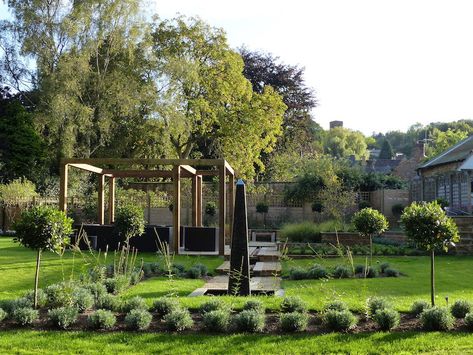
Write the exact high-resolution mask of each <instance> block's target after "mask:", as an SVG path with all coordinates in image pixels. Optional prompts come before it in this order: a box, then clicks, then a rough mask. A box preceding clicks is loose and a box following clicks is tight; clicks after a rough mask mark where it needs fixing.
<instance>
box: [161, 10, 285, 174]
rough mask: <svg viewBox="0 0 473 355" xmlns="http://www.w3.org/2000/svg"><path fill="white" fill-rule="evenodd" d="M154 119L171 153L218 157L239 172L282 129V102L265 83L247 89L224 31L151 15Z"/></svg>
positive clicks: (250, 166)
mask: <svg viewBox="0 0 473 355" xmlns="http://www.w3.org/2000/svg"><path fill="white" fill-rule="evenodd" d="M152 36H153V49H154V54H155V71H154V73H155V80H156V83H157V86H158V92H159V103H158V119H159V120H160V121H161V122H163V124H164V126H165V128H166V129H165V133H166V135H167V137H168V139H169V142H170V143H171V145H172V147H173V149H174V152H175V155H176V156H177V157H179V158H187V157H189V156H191V155H193V154H194V155H199V154H201V153H202V152H203V151H202V150H200V149H199V148H200V146H201V145H206V146H207V149H206V151H205V152H204V153H206V154H209V155H212V156H213V157H225V158H226V159H228V160H229V161H230V162H231V163H232V165H233V166H234V167H235V168H236V169H237V170H238V172H239V174H240V175H242V176H246V177H252V176H253V175H254V166H255V165H256V166H259V168H260V169H261V170H262V169H263V168H264V166H263V163H262V161H261V159H260V156H261V154H262V153H263V152H269V151H271V150H272V149H273V146H274V144H275V142H276V138H277V137H278V135H280V134H281V123H282V117H283V114H284V111H285V109H286V106H285V105H284V103H283V102H282V100H281V98H280V96H279V95H278V94H277V93H276V92H275V91H274V90H273V89H272V88H271V87H268V88H265V89H264V90H263V91H262V92H260V93H258V92H254V91H253V90H252V87H251V84H250V82H249V81H248V80H247V79H246V78H245V77H244V76H243V74H242V72H243V61H242V59H241V57H240V55H239V54H238V53H236V52H235V51H233V50H232V49H230V48H229V46H228V43H227V39H226V36H225V33H224V32H223V31H222V30H220V29H216V28H212V27H210V26H208V25H207V24H206V23H204V22H203V21H201V20H199V19H186V18H184V17H179V18H177V19H174V20H165V21H157V22H156V23H155V24H154V29H153V34H152Z"/></svg>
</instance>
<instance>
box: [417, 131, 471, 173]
mask: <svg viewBox="0 0 473 355" xmlns="http://www.w3.org/2000/svg"><path fill="white" fill-rule="evenodd" d="M472 151H473V135H471V136H469V137H468V138H465V139H464V140H462V141H460V142H458V143H457V144H455V145H454V146H453V147H450V148H448V149H447V150H445V151H444V152H442V153H440V154H439V155H437V156H436V157H434V158H432V159H430V160H429V161H428V162H426V163H424V164H422V165H421V166H419V169H425V168H432V167H434V166H438V165H442V164H448V163H454V162H460V161H463V160H465V159H467V158H468V157H469V156H470V155H471V154H472Z"/></svg>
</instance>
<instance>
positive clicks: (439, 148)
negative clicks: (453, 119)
mask: <svg viewBox="0 0 473 355" xmlns="http://www.w3.org/2000/svg"><path fill="white" fill-rule="evenodd" d="M466 137H468V132H467V131H462V130H452V129H450V128H449V129H447V130H446V131H445V132H442V131H441V130H439V129H437V128H434V129H433V130H432V134H431V135H430V139H431V140H432V143H431V144H430V145H429V147H428V149H427V152H426V153H427V158H429V159H430V158H433V157H435V156H437V155H439V154H440V153H442V152H443V151H445V150H447V149H448V148H450V147H452V146H453V145H455V144H457V143H458V142H460V141H461V140H463V139H465V138H466Z"/></svg>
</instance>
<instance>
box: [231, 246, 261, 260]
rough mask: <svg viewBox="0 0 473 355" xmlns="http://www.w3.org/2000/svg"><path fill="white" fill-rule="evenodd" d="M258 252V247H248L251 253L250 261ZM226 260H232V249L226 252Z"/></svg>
mask: <svg viewBox="0 0 473 355" xmlns="http://www.w3.org/2000/svg"><path fill="white" fill-rule="evenodd" d="M257 251H258V248H257V247H248V252H249V253H250V259H252V258H255V257H256V253H257ZM225 260H230V248H228V249H227V250H225Z"/></svg>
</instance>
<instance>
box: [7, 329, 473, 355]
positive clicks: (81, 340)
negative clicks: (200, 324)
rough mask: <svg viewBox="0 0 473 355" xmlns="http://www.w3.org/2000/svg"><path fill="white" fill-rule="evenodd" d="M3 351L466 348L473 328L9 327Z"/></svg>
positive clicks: (405, 351) (422, 350) (442, 351)
mask: <svg viewBox="0 0 473 355" xmlns="http://www.w3.org/2000/svg"><path fill="white" fill-rule="evenodd" d="M0 334H1V336H0V353H5V354H14V353H25V354H51V353H61V354H64V353H86V354H118V353H120V354H157V353H164V354H245V353H246V354H247V353H252V354H307V353H318V354H320V353H325V354H327V353H344V354H348V353H350V354H367V353H371V354H412V353H429V354H432V353H435V354H468V353H471V352H473V334H467V333H437V332H432V333H419V332H404V333H400V332H394V333H382V332H379V333H365V334H336V333H335V334H333V333H332V334H323V335H312V334H304V335H251V334H232V335H212V334H207V335H205V334H198V335H195V334H168V333H166V334H159V333H133V332H128V333H122V332H116V333H92V332H60V331H50V332H41V331H6V332H1V333H0Z"/></svg>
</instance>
